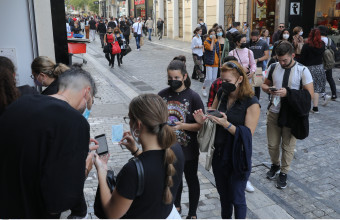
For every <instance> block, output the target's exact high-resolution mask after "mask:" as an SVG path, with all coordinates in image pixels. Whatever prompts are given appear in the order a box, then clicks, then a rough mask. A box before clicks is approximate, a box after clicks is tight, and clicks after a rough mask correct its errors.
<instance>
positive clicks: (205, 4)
mask: <svg viewBox="0 0 340 220" xmlns="http://www.w3.org/2000/svg"><path fill="white" fill-rule="evenodd" d="M207 1H208V0H204V23H207ZM210 1H211V0H210Z"/></svg>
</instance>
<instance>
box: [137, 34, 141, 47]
mask: <svg viewBox="0 0 340 220" xmlns="http://www.w3.org/2000/svg"><path fill="white" fill-rule="evenodd" d="M141 37H142V35H141V34H137V37H136V45H137V49H139V48H140V38H141Z"/></svg>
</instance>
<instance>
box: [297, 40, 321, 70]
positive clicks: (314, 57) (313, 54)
mask: <svg viewBox="0 0 340 220" xmlns="http://www.w3.org/2000/svg"><path fill="white" fill-rule="evenodd" d="M324 52H325V44H324V43H323V42H322V47H321V48H316V47H312V46H310V45H309V44H308V43H306V44H304V45H303V47H302V50H301V56H300V63H301V64H303V65H305V66H313V65H321V64H322V58H323V53H324Z"/></svg>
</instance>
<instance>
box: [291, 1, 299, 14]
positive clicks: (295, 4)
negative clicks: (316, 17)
mask: <svg viewBox="0 0 340 220" xmlns="http://www.w3.org/2000/svg"><path fill="white" fill-rule="evenodd" d="M300 11H301V8H300V2H291V3H290V15H300Z"/></svg>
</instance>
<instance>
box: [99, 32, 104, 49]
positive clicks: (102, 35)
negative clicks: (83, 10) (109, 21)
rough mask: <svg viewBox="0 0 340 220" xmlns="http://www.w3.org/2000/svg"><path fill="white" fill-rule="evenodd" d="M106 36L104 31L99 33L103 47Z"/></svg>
mask: <svg viewBox="0 0 340 220" xmlns="http://www.w3.org/2000/svg"><path fill="white" fill-rule="evenodd" d="M104 36H105V34H102V33H100V34H99V37H100V43H101V44H102V48H103V47H104Z"/></svg>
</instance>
